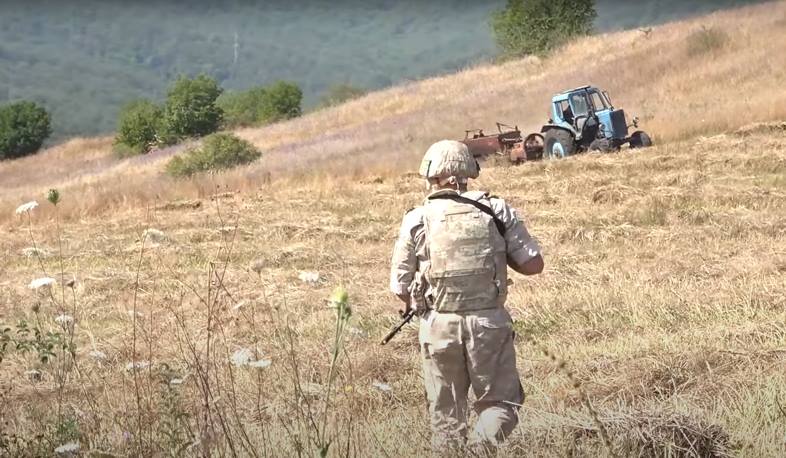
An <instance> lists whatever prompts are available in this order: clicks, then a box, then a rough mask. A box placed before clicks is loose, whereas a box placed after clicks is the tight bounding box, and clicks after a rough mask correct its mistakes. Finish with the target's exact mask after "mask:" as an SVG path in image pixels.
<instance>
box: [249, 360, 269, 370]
mask: <svg viewBox="0 0 786 458" xmlns="http://www.w3.org/2000/svg"><path fill="white" fill-rule="evenodd" d="M271 364H273V362H272V361H270V360H269V359H260V360H258V361H251V362H250V363H248V365H249V366H250V367H256V368H257V369H264V368H266V367H270V365H271Z"/></svg>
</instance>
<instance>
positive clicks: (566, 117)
mask: <svg viewBox="0 0 786 458" xmlns="http://www.w3.org/2000/svg"><path fill="white" fill-rule="evenodd" d="M557 110H558V111H559V114H560V117H561V118H562V120H563V121H566V122H569V123H573V112H572V111H571V109H570V105H568V101H567V100H563V101H561V102H557Z"/></svg>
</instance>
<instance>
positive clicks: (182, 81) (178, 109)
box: [162, 75, 223, 138]
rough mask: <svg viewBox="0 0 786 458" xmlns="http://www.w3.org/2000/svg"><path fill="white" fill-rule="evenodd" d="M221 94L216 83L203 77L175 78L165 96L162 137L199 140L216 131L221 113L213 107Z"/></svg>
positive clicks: (215, 106)
mask: <svg viewBox="0 0 786 458" xmlns="http://www.w3.org/2000/svg"><path fill="white" fill-rule="evenodd" d="M221 92H222V90H221V88H220V87H219V86H218V83H217V82H216V80H214V79H213V78H210V77H209V76H206V75H199V76H197V77H196V78H193V79H188V78H185V77H180V78H178V80H177V81H176V82H175V83H174V84H173V85H172V87H171V88H170V89H169V92H168V93H167V100H166V107H165V109H164V120H165V127H166V130H165V132H162V136H164V137H171V138H183V137H201V136H204V135H208V134H211V133H213V132H215V131H216V130H218V128H219V126H220V125H221V120H222V118H223V112H222V111H221V108H219V107H218V106H217V105H216V99H218V96H220V95H221Z"/></svg>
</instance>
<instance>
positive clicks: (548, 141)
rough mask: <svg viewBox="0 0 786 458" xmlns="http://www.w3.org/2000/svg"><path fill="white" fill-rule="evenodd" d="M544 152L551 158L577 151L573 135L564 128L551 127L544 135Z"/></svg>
mask: <svg viewBox="0 0 786 458" xmlns="http://www.w3.org/2000/svg"><path fill="white" fill-rule="evenodd" d="M543 143H544V147H545V150H544V154H545V156H546V157H547V158H549V159H560V158H564V157H568V156H570V155H572V154H573V153H574V152H575V151H576V143H575V142H574V141H573V135H571V134H570V132H568V131H565V130H562V129H550V130H548V131H547V132H546V133H545V134H544V135H543Z"/></svg>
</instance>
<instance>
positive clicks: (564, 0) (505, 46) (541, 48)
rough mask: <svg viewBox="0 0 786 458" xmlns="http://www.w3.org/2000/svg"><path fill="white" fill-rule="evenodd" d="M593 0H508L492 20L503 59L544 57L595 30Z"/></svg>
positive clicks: (495, 37)
mask: <svg viewBox="0 0 786 458" xmlns="http://www.w3.org/2000/svg"><path fill="white" fill-rule="evenodd" d="M596 16H597V13H596V12H595V1H594V0H508V4H507V6H506V7H505V9H503V10H500V11H497V12H495V13H494V14H493V16H492V19H491V27H492V30H493V32H494V39H495V40H496V42H497V45H498V46H499V48H500V49H501V50H502V54H503V56H506V57H514V56H520V55H524V54H544V53H547V52H548V51H551V50H552V49H554V48H556V47H558V46H560V45H561V44H563V43H565V42H566V41H568V40H569V39H571V38H573V37H576V36H581V35H586V34H588V33H590V32H591V31H592V22H593V21H594V20H595V17H596Z"/></svg>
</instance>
